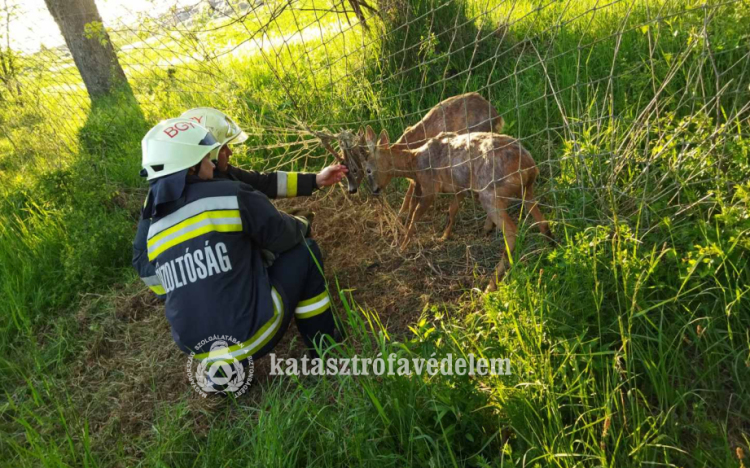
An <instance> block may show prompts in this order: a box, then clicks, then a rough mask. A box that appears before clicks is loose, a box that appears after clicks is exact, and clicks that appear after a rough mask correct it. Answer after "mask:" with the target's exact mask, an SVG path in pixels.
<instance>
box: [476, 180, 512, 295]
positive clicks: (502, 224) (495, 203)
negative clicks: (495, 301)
mask: <svg viewBox="0 0 750 468" xmlns="http://www.w3.org/2000/svg"><path fill="white" fill-rule="evenodd" d="M491 198H494V199H491ZM480 200H481V202H482V206H484V209H485V210H487V215H488V216H489V217H490V219H492V222H493V223H495V225H496V226H497V227H499V228H500V230H501V231H502V233H503V237H504V238H505V244H506V245H507V248H503V255H502V258H501V259H500V262H499V263H498V264H497V267H495V272H494V274H493V275H492V278H490V282H489V284H488V285H487V289H486V291H487V292H490V291H495V290H496V289H497V281H499V280H501V279H502V277H503V276H504V275H505V270H506V269H507V267H506V264H505V262H506V260H507V256H508V255H509V253H510V252H512V251H513V247H514V246H515V244H516V231H517V228H516V224H515V223H514V222H513V219H512V218H511V217H510V215H509V214H508V211H507V208H508V206H507V202H506V198H505V197H502V196H499V194H498V195H495V194H487V195H485V196H480Z"/></svg>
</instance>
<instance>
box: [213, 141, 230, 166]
mask: <svg viewBox="0 0 750 468" xmlns="http://www.w3.org/2000/svg"><path fill="white" fill-rule="evenodd" d="M231 155H232V150H231V148H229V145H224V146H222V147H221V149H220V150H219V157H218V159H217V160H216V168H217V169H218V170H219V171H221V172H227V170H228V169H229V156H231Z"/></svg>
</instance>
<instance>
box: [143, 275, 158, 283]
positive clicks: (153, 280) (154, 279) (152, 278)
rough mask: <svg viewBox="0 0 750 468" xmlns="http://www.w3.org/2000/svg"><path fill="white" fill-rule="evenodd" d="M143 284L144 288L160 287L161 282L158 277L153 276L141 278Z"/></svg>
mask: <svg viewBox="0 0 750 468" xmlns="http://www.w3.org/2000/svg"><path fill="white" fill-rule="evenodd" d="M141 279H142V280H143V282H144V283H146V286H161V281H160V280H159V277H158V276H156V275H154V276H145V277H142V278H141Z"/></svg>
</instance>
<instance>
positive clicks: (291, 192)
mask: <svg viewBox="0 0 750 468" xmlns="http://www.w3.org/2000/svg"><path fill="white" fill-rule="evenodd" d="M286 196H287V197H288V198H292V197H296V196H297V173H296V172H287V179H286Z"/></svg>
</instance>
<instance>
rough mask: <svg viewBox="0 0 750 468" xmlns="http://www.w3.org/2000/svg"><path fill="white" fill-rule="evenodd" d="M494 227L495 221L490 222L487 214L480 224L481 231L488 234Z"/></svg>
mask: <svg viewBox="0 0 750 468" xmlns="http://www.w3.org/2000/svg"><path fill="white" fill-rule="evenodd" d="M494 229H495V223H493V222H492V218H490V217H489V216H487V219H485V220H484V226H482V232H483V233H484V235H485V236H486V235H487V234H490V233H491V232H492V231H493V230H494Z"/></svg>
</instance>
